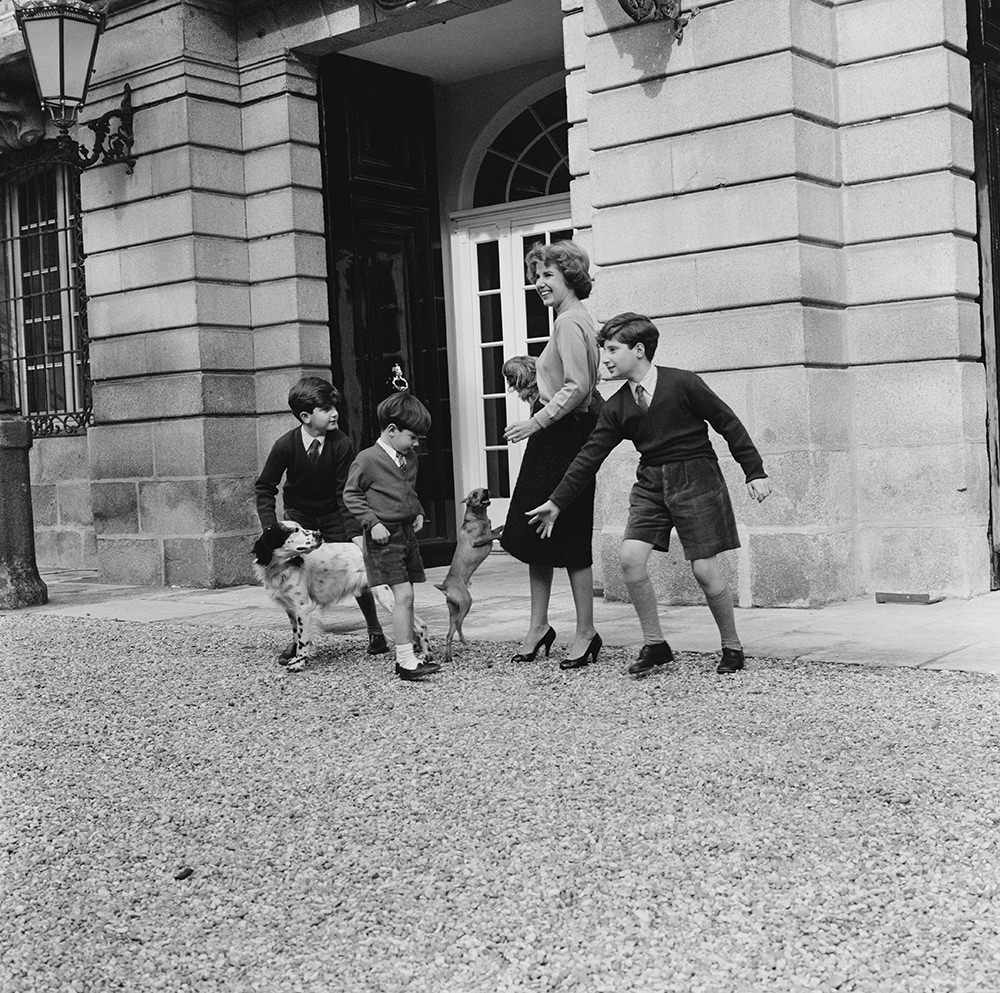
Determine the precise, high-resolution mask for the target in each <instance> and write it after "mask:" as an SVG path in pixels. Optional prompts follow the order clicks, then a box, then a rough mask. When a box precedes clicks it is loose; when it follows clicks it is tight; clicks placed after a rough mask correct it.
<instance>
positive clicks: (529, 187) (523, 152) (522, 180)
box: [473, 87, 569, 207]
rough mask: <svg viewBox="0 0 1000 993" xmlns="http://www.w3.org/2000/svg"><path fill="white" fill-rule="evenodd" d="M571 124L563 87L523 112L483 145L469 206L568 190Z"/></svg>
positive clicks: (506, 201)
mask: <svg viewBox="0 0 1000 993" xmlns="http://www.w3.org/2000/svg"><path fill="white" fill-rule="evenodd" d="M568 159H569V125H568V124H567V122H566V91H565V90H564V89H562V88H561V87H560V88H559V89H558V90H556V92H555V93H551V94H549V96H547V97H543V98H542V99H541V100H538V101H537V102H536V103H533V104H532V105H531V106H530V107H528V109H527V110H524V111H522V112H521V113H520V114H518V115H517V117H515V118H514V120H513V121H511V122H510V124H508V125H507V127H505V128H504V129H503V131H501V132H500V134H499V135H497V137H496V140H495V141H494V142H493V144H492V145H490V147H489V148H488V149H487V150H486V155H485V156H484V157H483V163H482V165H481V166H480V167H479V174H478V175H477V176H476V192H475V195H474V200H473V206H475V207H488V206H491V205H492V204H498V203H513V202H515V201H518V200H531V199H533V198H535V197H545V196H552V195H553V194H555V193H568V192H569V164H568Z"/></svg>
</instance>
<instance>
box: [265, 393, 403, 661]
mask: <svg viewBox="0 0 1000 993" xmlns="http://www.w3.org/2000/svg"><path fill="white" fill-rule="evenodd" d="M338 403H340V391H339V390H338V389H337V387H336V386H334V385H333V383H331V382H329V381H328V380H325V379H320V377H319V376H305V377H303V378H302V379H300V380H299V381H298V382H297V383H296V384H295V385H294V386H293V387H292V388H291V390H290V391H289V393H288V406H289V407H290V408H291V411H292V413H293V414H294V415H295V419H296V421H298V425H297V426H296V427H294V428H293V429H292V430H291V431H289V432H288V433H287V434H283V435H282V436H281V437H280V438H278V440H277V441H276V442H275V443H274V445H273V446H272V448H271V451H270V454H269V455H268V456H267V461H265V463H264V468H263V470H262V472H261V474H260V476H258V477H257V482H256V485H255V487H254V488H255V490H256V494H257V516H258V517H259V518H260V526H261V527H262V528H264V529H267V528H268V527H270V526H271V525H272V524H276V523H277V520H278V518H277V516H276V514H275V496H276V495H277V493H278V486H279V484H280V483H281V480H282V478H284V480H285V485H284V487H283V489H282V491H281V496H282V501H283V503H284V508H285V509H284V516H285V519H286V520H289V521H295V523H296V524H300V525H302V527H304V528H309V529H310V530H311V531H319V532H320V534H322V536H323V540H324V541H353V542H354V543H355V544H357V545H359V546H360V545H361V544H362V542H361V528H360V527H359V526H358V523H357V521H355V520H354V517H353V516H352V515H351V514H350V513H349V512H348V510H347V507H346V506H345V505H344V484H345V483H346V482H347V470H348V468H349V467H350V464H351V461H352V459H353V458H354V445H353V444H352V443H351V439H350V438H348V437H347V435H346V434H344V432H343V431H341V430H340V429H339V428H338V427H337V421H338V419H339V415H338V412H337V404H338ZM356 599H357V601H358V606H359V607H360V608H361V613H362V614H363V615H364V618H365V624H366V626H367V628H368V654H369V655H383V654H385V653H386V652H387V651H389V646H388V645H387V644H386V641H385V634H384V633H383V631H382V625H381V623H380V622H379V619H378V610H377V608H376V606H375V598H374V597H373V596H372V593H371V590H365V591H364V593H362V594H361V595H360V596H358V597H357V598H356ZM294 654H295V643H294V642H292V644H291V646H290V647H289V648H286V649H285V651H283V652H282V653H281V655H280V656H279V657H278V661H279V662H281V663H282V664H285V663H286V662H287V661H288V660H289V659H290V658H292V656H293V655H294Z"/></svg>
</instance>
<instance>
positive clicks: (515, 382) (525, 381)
mask: <svg viewBox="0 0 1000 993" xmlns="http://www.w3.org/2000/svg"><path fill="white" fill-rule="evenodd" d="M503 375H504V379H506V380H507V385H508V386H509V387H510V388H511V389H512V390H513V391H514V392H515V393H517V395H518V396H519V397H520V398H521V399H522V400H527V401H529V402H533V401H535V400H537V399H538V384H537V383H536V382H535V357H534V356H533V355H513V356H511V357H510V358H509V359H507V361H506V362H504V364H503Z"/></svg>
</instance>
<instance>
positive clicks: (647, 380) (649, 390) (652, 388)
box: [628, 365, 656, 400]
mask: <svg viewBox="0 0 1000 993" xmlns="http://www.w3.org/2000/svg"><path fill="white" fill-rule="evenodd" d="M637 386H641V387H642V388H643V389H644V390H645V391H646V396H648V397H649V399H650V400H652V399H653V394H654V393H655V392H656V366H655V365H651V366H650V367H649V372H647V373H646V375H645V376H643V377H642V379H641V380H640V381H639V382H638V383H633V382H632V380H631V379H630V380H629V382H628V388H629V389H630V390H631V391H632V399H635V390H636V387H637Z"/></svg>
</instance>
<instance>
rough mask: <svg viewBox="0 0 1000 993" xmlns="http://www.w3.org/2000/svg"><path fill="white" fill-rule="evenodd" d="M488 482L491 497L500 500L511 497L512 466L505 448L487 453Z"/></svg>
mask: <svg viewBox="0 0 1000 993" xmlns="http://www.w3.org/2000/svg"><path fill="white" fill-rule="evenodd" d="M486 480H487V482H486V485H487V486H488V487H489V490H490V496H493V497H496V498H497V499H498V500H499V499H503V498H505V497H509V496H510V464H509V462H508V459H507V450H506V449H505V448H504V449H501V450H499V451H492V452H487V453H486Z"/></svg>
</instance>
